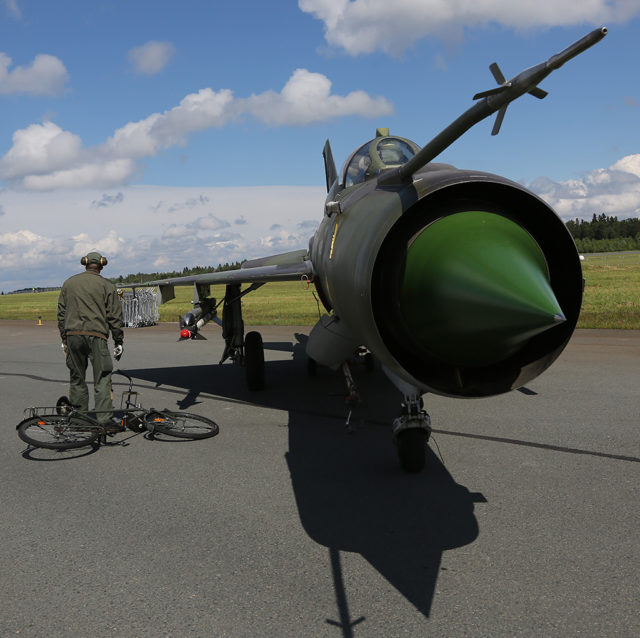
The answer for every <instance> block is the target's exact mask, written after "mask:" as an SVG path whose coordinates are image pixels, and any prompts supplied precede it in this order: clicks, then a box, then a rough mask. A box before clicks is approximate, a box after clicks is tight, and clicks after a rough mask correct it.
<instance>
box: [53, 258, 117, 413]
mask: <svg viewBox="0 0 640 638" xmlns="http://www.w3.org/2000/svg"><path fill="white" fill-rule="evenodd" d="M58 328H59V330H60V336H61V338H62V342H63V343H64V344H66V346H67V355H66V356H67V367H68V368H69V373H70V383H69V386H70V387H69V400H70V401H71V403H72V404H74V405H78V406H80V409H81V410H84V411H86V410H88V409H89V391H88V389H87V384H86V381H85V374H86V371H87V363H88V361H91V364H92V367H93V383H94V398H95V409H96V410H97V411H100V412H99V413H98V416H97V418H98V421H100V422H101V423H107V422H108V421H110V420H111V417H112V415H113V412H112V410H113V403H112V392H111V372H112V371H113V362H112V360H111V354H110V352H109V347H108V344H107V338H108V336H109V332H111V336H112V337H113V341H114V343H115V344H116V345H119V344H122V342H123V339H124V333H123V331H122V305H121V303H120V298H119V296H118V292H117V290H116V287H115V286H114V285H113V284H112V283H111V282H110V281H109V280H107V279H105V278H104V277H102V276H101V275H100V274H99V273H98V272H96V271H92V270H87V271H85V272H83V273H80V274H78V275H74V276H73V277H70V278H69V279H67V281H65V282H64V284H63V286H62V290H61V291H60V296H59V298H58Z"/></svg>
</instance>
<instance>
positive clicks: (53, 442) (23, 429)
mask: <svg viewBox="0 0 640 638" xmlns="http://www.w3.org/2000/svg"><path fill="white" fill-rule="evenodd" d="M17 430H18V436H19V437H20V438H21V439H22V440H23V441H24V442H25V443H28V444H29V445H32V446H33V447H44V448H47V449H49V450H70V449H72V448H76V447H84V446H85V445H89V444H91V443H93V442H94V441H95V440H96V439H97V438H98V437H99V436H100V429H99V428H98V427H97V426H96V425H94V424H93V423H91V421H88V420H87V419H84V418H82V417H79V416H67V415H64V414H60V415H58V414H54V415H47V416H32V417H29V418H28V419H25V420H24V421H22V422H21V423H20V424H19V425H18V427H17Z"/></svg>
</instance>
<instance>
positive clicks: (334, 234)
mask: <svg viewBox="0 0 640 638" xmlns="http://www.w3.org/2000/svg"><path fill="white" fill-rule="evenodd" d="M337 234H338V218H337V217H336V225H335V226H334V227H333V237H332V238H331V249H330V250H329V259H333V246H334V244H335V243H336V235H337Z"/></svg>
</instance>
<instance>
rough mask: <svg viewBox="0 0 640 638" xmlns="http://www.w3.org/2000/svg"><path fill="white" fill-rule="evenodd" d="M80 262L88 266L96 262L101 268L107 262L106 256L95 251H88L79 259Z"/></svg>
mask: <svg viewBox="0 0 640 638" xmlns="http://www.w3.org/2000/svg"><path fill="white" fill-rule="evenodd" d="M80 263H81V264H82V265H83V266H88V265H89V264H98V266H100V267H101V268H104V266H106V265H107V264H108V263H109V262H108V261H107V258H106V257H103V256H102V255H98V254H97V253H89V254H88V255H86V256H85V257H83V258H82V259H81V260H80Z"/></svg>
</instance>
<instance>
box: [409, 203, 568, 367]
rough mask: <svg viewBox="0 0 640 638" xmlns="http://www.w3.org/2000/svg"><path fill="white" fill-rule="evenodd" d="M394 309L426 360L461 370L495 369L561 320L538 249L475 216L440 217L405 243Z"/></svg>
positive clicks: (509, 229) (507, 224)
mask: <svg viewBox="0 0 640 638" xmlns="http://www.w3.org/2000/svg"><path fill="white" fill-rule="evenodd" d="M400 308H401V312H402V315H403V317H404V319H405V321H406V322H407V324H408V326H409V328H410V330H411V332H412V334H413V336H414V337H415V338H416V339H417V341H418V342H419V343H421V344H422V345H423V346H424V347H425V348H426V349H427V350H428V351H429V352H430V353H431V354H432V355H434V356H436V357H438V358H440V359H442V360H444V361H446V362H448V363H451V364H454V365H464V366H486V365H491V364H494V363H498V362H499V361H502V360H504V359H505V358H507V357H508V356H510V355H511V354H513V353H514V352H515V351H516V350H518V348H520V347H521V346H523V345H524V344H525V343H526V341H528V340H529V339H530V338H531V337H533V336H535V335H536V334H539V333H540V332H543V331H544V330H548V329H549V328H552V327H554V326H556V325H557V324H558V323H561V322H563V321H565V317H564V315H563V313H562V310H561V309H560V306H559V304H558V301H557V299H556V297H555V295H554V293H553V290H552V289H551V286H550V284H549V272H548V268H547V263H546V260H545V258H544V255H543V253H542V251H541V250H540V247H539V246H538V244H537V243H536V242H535V240H534V239H533V238H532V237H531V235H529V233H528V232H527V231H526V230H524V229H523V228H522V227H521V226H519V225H518V224H516V223H515V222H512V221H511V220H509V219H507V218H506V217H503V216H501V215H497V214H495V213H488V212H483V211H467V212H462V213H456V214H453V215H449V216H447V217H443V218H441V219H439V220H437V221H435V222H434V223H433V224H431V225H429V226H427V227H426V228H425V229H423V230H422V231H420V233H418V234H417V235H416V236H415V237H414V238H412V240H411V241H410V244H409V247H408V250H407V260H406V265H405V272H404V277H403V281H402V288H401V294H400Z"/></svg>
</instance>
